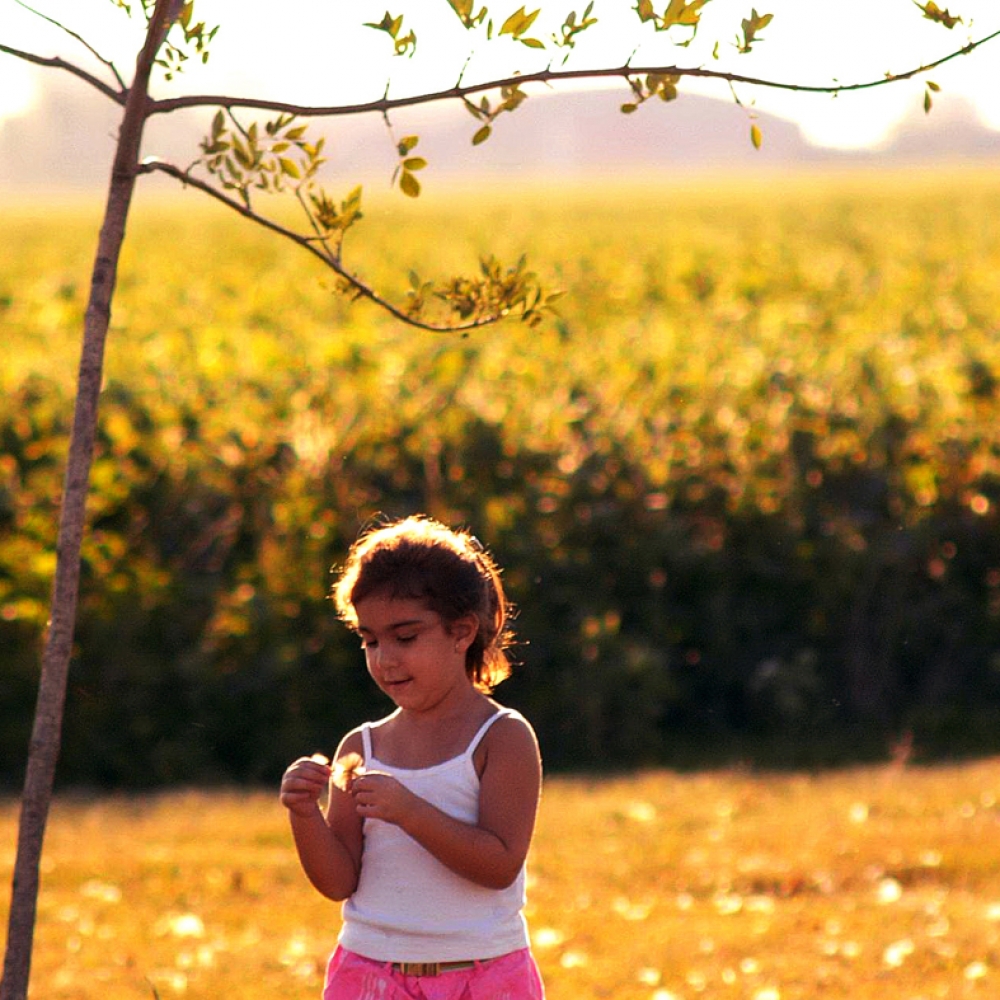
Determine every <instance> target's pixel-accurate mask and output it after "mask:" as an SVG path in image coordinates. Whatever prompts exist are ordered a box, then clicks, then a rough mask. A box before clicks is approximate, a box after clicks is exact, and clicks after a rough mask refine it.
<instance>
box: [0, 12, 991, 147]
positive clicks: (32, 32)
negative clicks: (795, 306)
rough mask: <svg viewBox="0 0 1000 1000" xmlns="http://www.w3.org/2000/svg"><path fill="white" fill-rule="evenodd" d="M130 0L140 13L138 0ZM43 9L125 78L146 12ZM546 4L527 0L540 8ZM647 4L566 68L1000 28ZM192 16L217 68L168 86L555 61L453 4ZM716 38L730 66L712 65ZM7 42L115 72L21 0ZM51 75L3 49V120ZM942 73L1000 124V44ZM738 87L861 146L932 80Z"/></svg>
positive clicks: (280, 86) (350, 96) (901, 50)
mask: <svg viewBox="0 0 1000 1000" xmlns="http://www.w3.org/2000/svg"><path fill="white" fill-rule="evenodd" d="M484 2H486V3H487V6H489V8H490V13H491V15H492V16H493V17H494V19H495V21H496V23H497V24H500V23H502V21H503V19H504V18H505V17H506V16H507V15H508V14H509V13H511V12H512V11H514V10H515V9H517V7H519V6H520V0H505V2H503V3H500V2H497V0H476V5H477V9H478V7H481V6H482V4H483V3H484ZM538 2H539V3H541V5H542V8H543V13H542V15H541V16H540V17H539V19H538V21H537V22H536V24H535V26H534V28H533V30H532V32H531V33H532V34H534V35H536V36H538V37H541V38H543V39H546V40H548V38H549V36H550V35H551V33H552V32H553V31H554V30H556V29H557V27H558V25H559V24H561V23H562V20H563V18H564V17H565V15H566V14H567V13H568V12H569V11H570V10H576V11H577V12H580V11H582V10H583V7H584V6H585V2H586V0H538ZM133 4H134V6H136V7H138V6H139V3H138V0H133ZM754 4H756V9H757V10H758V11H759V12H760V13H761V14H763V13H772V14H774V20H773V21H772V23H771V24H770V25H769V26H768V27H767V28H766V29H765V30H764V31H763V32H762V37H763V41H761V42H759V43H758V44H757V45H756V46H755V47H754V51H753V52H752V53H750V54H748V55H740V54H738V53H737V52H736V50H735V46H734V45H733V42H734V40H735V37H736V34H737V32H738V31H739V25H740V21H741V19H742V18H743V17H746V16H748V15H749V14H750V10H751V8H752V7H753V6H754ZM35 6H36V9H38V10H40V11H42V12H43V13H45V14H48V15H49V16H51V17H53V18H55V19H57V20H59V21H61V22H62V23H63V24H65V25H66V26H67V27H68V28H71V29H73V30H74V31H76V32H78V33H79V34H80V35H83V36H84V37H86V38H87V40H88V41H90V42H91V43H92V44H93V45H94V47H95V48H97V49H98V50H99V51H100V52H101V53H102V54H103V55H105V56H106V57H108V58H111V59H113V60H114V61H115V62H116V64H117V65H118V66H119V68H120V69H121V70H122V72H123V75H125V76H127V75H128V73H127V70H128V69H129V67H130V64H131V61H132V59H133V58H134V52H135V50H136V47H137V44H138V42H139V40H140V37H141V30H140V29H141V18H139V17H135V18H133V20H132V21H130V20H129V18H127V17H126V16H125V14H124V13H123V12H121V11H119V10H117V9H116V7H115V5H114V4H113V3H112V2H111V0H36V4H35ZM535 6H536V4H535V3H529V4H528V5H527V7H528V10H532V9H534V8H535ZM634 6H635V3H634V0H595V3H594V11H593V13H594V15H595V16H597V17H598V19H599V22H600V23H599V24H598V25H597V26H595V28H593V29H591V31H590V33H589V34H585V35H583V36H581V38H580V40H579V42H578V45H577V49H576V51H575V52H574V53H573V54H572V55H571V56H570V58H569V61H568V62H567V63H566V66H567V68H575V67H578V68H583V67H588V66H619V65H623V64H624V63H625V62H626V60H628V59H629V57H630V55H632V53H633V52H634V53H635V55H634V56H633V58H632V62H633V63H634V64H642V63H644V64H649V63H654V62H665V63H674V64H676V65H678V66H699V65H701V66H707V67H718V68H720V69H729V70H732V71H735V72H740V73H745V74H747V75H753V76H758V77H764V78H770V79H774V80H781V81H793V82H798V83H809V84H827V83H831V82H832V81H833V80H839V81H840V82H842V83H850V82H862V81H867V80H872V79H878V78H881V77H882V76H884V75H885V74H886V73H890V72H895V73H899V72H903V71H905V70H908V69H910V68H912V67H914V66H916V65H919V64H921V63H925V62H927V61H930V60H933V59H936V58H939V57H940V56H942V55H945V54H946V53H948V52H949V51H952V50H954V49H956V48H959V47H961V46H962V45H963V44H965V43H966V42H967V41H968V40H969V39H977V38H980V37H982V36H984V35H987V34H990V33H991V32H993V31H996V30H998V29H1000V0H954V2H949V3H947V4H945V3H943V2H941V3H939V6H941V7H947V8H948V9H950V11H951V12H952V13H953V14H958V15H961V16H962V18H963V21H964V23H963V24H960V25H958V26H957V27H955V28H954V29H953V30H950V31H949V30H946V29H945V28H944V27H942V26H941V25H939V24H935V23H932V22H930V21H928V20H926V19H924V18H923V17H922V15H921V12H920V10H919V9H918V8H917V7H916V6H915V4H914V2H913V0H710V2H709V3H708V5H707V6H706V7H705V8H704V11H703V16H702V24H701V27H700V29H699V32H698V35H697V37H696V38H695V40H694V42H693V43H692V44H691V45H690V46H688V47H680V46H678V45H677V44H675V43H676V42H679V41H684V40H686V39H687V38H688V37H689V35H690V33H689V32H686V31H683V30H679V29H675V30H673V31H671V32H669V33H661V34H659V35H657V34H656V33H654V32H653V31H652V30H650V29H649V27H648V26H642V25H640V23H639V21H638V19H637V17H636V15H635V12H634ZM666 6H667V0H654V7H655V8H656V9H657V10H658V11H662V10H663V9H665V8H666ZM387 7H388V9H389V10H391V11H392V13H393V14H403V15H404V29H408V28H409V27H411V26H412V28H413V29H414V30H415V31H416V33H417V51H416V55H415V56H414V57H413V58H394V57H392V55H391V43H390V42H389V40H388V38H387V36H386V35H384V34H383V33H381V32H377V31H373V30H371V29H370V28H364V27H360V25H361V24H362V23H363V22H365V21H380V20H381V18H382V15H383V14H384V13H385V11H386V8H387ZM195 11H196V15H197V18H198V19H199V20H205V21H206V22H207V23H208V24H209V25H213V24H220V25H221V28H220V30H219V33H218V36H217V38H216V39H215V42H214V43H213V46H212V55H211V59H210V61H209V63H208V65H207V66H201V65H191V66H190V68H189V69H187V70H186V71H185V72H184V73H183V74H182V75H181V76H180V77H177V78H175V80H174V81H173V83H170V84H166V83H162V82H160V83H159V84H158V85H157V86H156V87H155V90H156V92H157V93H158V94H166V93H168V92H169V93H178V92H184V93H192V92H198V93H206V92H207V93H218V92H223V91H224V92H228V93H240V94H247V95H259V96H270V97H278V98H286V99H289V100H296V101H301V102H305V103H330V104H340V103H352V102H356V101H365V100H371V99H374V98H378V97H381V96H382V94H383V93H384V92H385V90H386V86H387V84H388V85H389V91H390V93H391V94H398V95H402V94H405V93H409V92H413V91H415V90H417V89H433V90H437V89H446V88H448V87H450V86H453V85H454V84H455V82H456V81H457V79H458V77H459V74H460V73H461V72H462V69H463V66H465V64H466V62H467V61H468V66H467V68H466V70H465V73H466V76H465V79H466V80H468V81H470V82H473V81H477V80H486V79H490V78H493V77H495V76H496V75H506V74H508V73H509V72H510V71H511V70H512V69H520V70H522V71H524V72H530V71H532V70H536V69H542V68H544V67H545V65H546V64H547V63H548V62H549V61H550V60H551V59H552V56H551V54H546V53H542V54H541V55H539V53H537V52H535V51H534V50H531V49H529V48H527V47H526V46H523V45H520V44H518V43H516V42H513V41H511V40H510V39H509V38H504V39H500V40H499V42H496V41H495V42H494V43H492V44H490V45H487V44H486V43H485V41H483V40H482V39H477V37H476V36H474V35H472V34H470V33H468V32H466V31H465V30H464V28H463V27H462V26H461V24H460V23H459V21H458V19H457V18H456V17H455V15H454V14H453V13H452V12H451V10H450V8H449V6H448V4H447V0H281V2H280V3H262V2H251V0H197V3H196V6H195ZM716 41H719V42H720V44H719V46H718V59H715V58H713V47H714V45H715V43H716ZM0 42H3V43H6V44H9V45H13V46H16V47H21V48H25V49H29V50H31V51H35V52H38V53H39V54H42V55H47V56H48V55H56V54H59V55H62V56H64V57H66V58H72V59H73V60H74V61H76V62H78V63H80V64H81V65H85V66H86V67H87V68H88V69H91V70H92V71H94V72H97V73H100V72H101V71H102V69H103V68H102V67H101V65H100V63H98V62H97V61H96V60H95V59H94V58H93V57H92V56H91V55H90V54H89V53H88V52H87V51H86V49H84V48H83V47H82V46H81V45H80V44H79V43H78V42H76V41H74V40H73V39H71V38H69V37H68V36H67V35H66V34H65V33H63V32H60V31H59V30H58V29H56V28H54V27H52V26H51V25H49V24H46V23H45V22H43V21H41V20H40V19H39V18H38V17H36V16H34V15H32V14H30V13H28V12H27V11H25V10H24V9H23V7H22V6H21V5H19V4H18V3H17V2H16V0H0ZM470 56H471V58H470ZM559 58H560V59H561V56H560V57H559ZM54 72H58V71H55V70H40V69H36V68H33V67H29V66H28V65H27V64H25V63H23V62H21V61H20V60H17V59H13V58H11V57H9V56H5V55H2V54H0V116H2V115H3V114H11V113H17V112H22V111H23V110H24V109H25V108H26V107H28V106H30V102H31V101H32V99H33V97H34V96H35V95H36V94H37V93H38V92H39V90H40V88H44V87H45V86H46V81H47V80H50V79H51V78H52V77H51V74H52V73H54ZM930 79H932V80H933V81H934V82H935V83H937V84H939V85H940V86H941V88H942V91H943V94H942V98H941V100H943V99H944V97H945V95H962V96H965V97H967V98H968V99H969V100H970V101H971V102H973V104H974V105H975V108H976V112H977V115H978V117H979V118H980V120H981V121H982V122H983V123H984V124H986V125H987V126H989V127H991V128H994V129H998V130H1000V39H997V40H996V41H994V42H992V43H990V44H988V45H986V46H984V48H983V49H982V50H980V51H978V52H976V53H974V54H972V55H970V56H966V57H962V58H959V59H956V60H954V61H953V62H951V63H949V64H948V65H947V66H944V67H941V68H939V69H937V70H934V71H933V73H931V74H930ZM81 86H82V85H81ZM682 90H686V91H691V92H699V93H708V94H711V95H714V96H718V97H721V98H726V99H731V93H730V91H729V88H728V86H727V85H726V84H725V83H722V82H718V81H716V82H709V81H696V80H685V81H684V83H683V84H682ZM623 93H624V91H623ZM737 93H738V95H739V97H740V99H741V100H742V101H743V102H744V103H746V104H749V103H751V102H755V103H756V106H757V107H758V108H760V109H761V110H763V111H769V112H772V113H776V114H780V115H782V116H784V117H786V118H792V119H794V120H796V121H798V122H799V123H800V124H801V125H802V127H803V129H804V131H805V134H806V136H807V138H809V139H810V140H811V141H813V142H816V143H819V144H823V145H833V146H847V147H849V146H865V145H871V144H877V143H878V142H879V141H880V140H881V139H884V138H885V137H886V134H887V132H888V131H889V130H891V129H892V127H893V126H894V125H895V124H897V123H898V122H899V121H900V120H901V119H902V118H903V117H904V116H906V115H907V114H912V113H913V111H914V110H915V109H919V108H920V106H921V102H922V99H923V84H922V83H920V82H903V83H897V84H893V85H890V86H885V87H882V88H879V89H877V90H874V91H868V92H866V93H864V94H863V95H846V94H842V95H840V96H839V97H837V98H835V99H834V98H832V97H829V96H822V97H816V96H808V95H802V94H794V93H782V92H778V91H771V90H767V89H765V88H750V87H746V86H743V87H739V88H738V89H737Z"/></svg>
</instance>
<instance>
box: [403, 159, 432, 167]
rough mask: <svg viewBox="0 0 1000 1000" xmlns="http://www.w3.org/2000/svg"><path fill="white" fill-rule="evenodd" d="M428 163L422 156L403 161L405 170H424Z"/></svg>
mask: <svg viewBox="0 0 1000 1000" xmlns="http://www.w3.org/2000/svg"><path fill="white" fill-rule="evenodd" d="M426 166H427V161H426V160H425V159H424V158H423V157H422V156H411V157H408V158H407V159H405V160H403V169H404V170H423V169H424V167H426Z"/></svg>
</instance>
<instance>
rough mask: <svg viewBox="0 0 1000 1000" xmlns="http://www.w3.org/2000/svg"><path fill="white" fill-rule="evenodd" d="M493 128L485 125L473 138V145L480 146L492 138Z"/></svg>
mask: <svg viewBox="0 0 1000 1000" xmlns="http://www.w3.org/2000/svg"><path fill="white" fill-rule="evenodd" d="M492 131H493V128H492V127H491V126H490V125H484V126H483V127H482V128H481V129H479V131H478V132H476V134H475V135H474V136H473V137H472V145H473V146H480V145H482V144H483V143H484V142H486V140H487V139H488V138H489V137H490V133H491V132H492Z"/></svg>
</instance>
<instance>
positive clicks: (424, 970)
mask: <svg viewBox="0 0 1000 1000" xmlns="http://www.w3.org/2000/svg"><path fill="white" fill-rule="evenodd" d="M399 971H400V972H402V973H403V975H404V976H439V975H440V974H441V963H440V962H400V963H399Z"/></svg>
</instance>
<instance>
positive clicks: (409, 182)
mask: <svg viewBox="0 0 1000 1000" xmlns="http://www.w3.org/2000/svg"><path fill="white" fill-rule="evenodd" d="M399 190H400V191H402V192H403V194H405V195H406V196H407V197H409V198H416V197H418V196H419V195H420V181H418V180H417V178H416V177H414V176H413V174H411V173H410V171H409V170H404V171H403V172H402V173H401V174H400V175H399Z"/></svg>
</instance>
